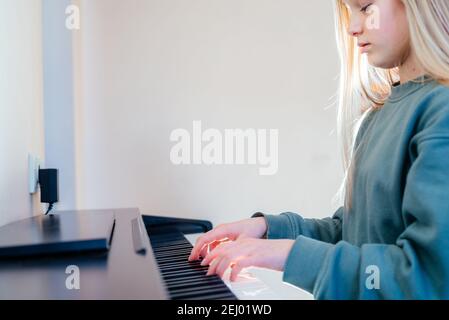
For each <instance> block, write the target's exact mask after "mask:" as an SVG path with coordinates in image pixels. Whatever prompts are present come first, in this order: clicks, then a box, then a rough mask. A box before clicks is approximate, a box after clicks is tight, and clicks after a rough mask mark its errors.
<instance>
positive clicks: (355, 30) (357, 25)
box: [348, 18, 363, 37]
mask: <svg viewBox="0 0 449 320" xmlns="http://www.w3.org/2000/svg"><path fill="white" fill-rule="evenodd" d="M362 32H363V24H362V21H361V19H357V18H351V20H350V22H349V27H348V34H349V35H350V36H353V37H357V36H359V35H360V34H361V33H362Z"/></svg>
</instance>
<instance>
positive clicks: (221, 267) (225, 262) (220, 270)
mask: <svg viewBox="0 0 449 320" xmlns="http://www.w3.org/2000/svg"><path fill="white" fill-rule="evenodd" d="M231 263H232V258H231V257H229V256H226V257H223V259H221V261H220V263H219V264H217V267H216V268H215V273H216V274H217V275H218V276H219V277H220V278H223V275H224V273H225V271H226V269H228V267H229V266H230V265H231Z"/></svg>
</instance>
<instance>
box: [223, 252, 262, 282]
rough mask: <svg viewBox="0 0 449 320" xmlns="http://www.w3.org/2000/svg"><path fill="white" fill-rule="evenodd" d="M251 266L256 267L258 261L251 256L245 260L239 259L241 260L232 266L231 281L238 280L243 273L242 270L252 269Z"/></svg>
mask: <svg viewBox="0 0 449 320" xmlns="http://www.w3.org/2000/svg"><path fill="white" fill-rule="evenodd" d="M251 266H256V259H255V257H254V256H249V257H246V258H244V259H239V260H237V261H235V262H234V263H232V265H231V275H230V277H229V278H230V280H231V281H235V280H237V277H238V275H239V273H240V272H241V271H242V269H243V268H247V267H251Z"/></svg>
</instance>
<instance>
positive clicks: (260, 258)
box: [201, 238, 295, 281]
mask: <svg viewBox="0 0 449 320" xmlns="http://www.w3.org/2000/svg"><path fill="white" fill-rule="evenodd" d="M294 242H295V240H264V239H251V238H243V239H238V240H236V241H229V242H226V243H222V244H220V245H219V246H217V247H216V248H215V249H213V250H212V251H211V252H210V253H209V254H208V255H207V256H206V258H205V259H204V260H203V261H202V262H201V265H202V266H205V265H210V266H209V270H208V272H207V275H213V274H217V275H219V276H220V277H221V278H223V275H224V273H225V271H226V269H227V268H228V267H231V268H232V270H231V277H230V279H231V281H235V279H236V278H237V276H238V274H239V273H240V271H241V270H242V269H243V268H246V267H251V266H252V267H261V268H268V269H273V270H278V271H283V270H284V265H285V262H286V261H287V257H288V255H289V253H290V250H291V248H292V246H293V244H294Z"/></svg>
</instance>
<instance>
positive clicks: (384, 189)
mask: <svg viewBox="0 0 449 320" xmlns="http://www.w3.org/2000/svg"><path fill="white" fill-rule="evenodd" d="M418 80H426V82H425V83H417V82H415V81H418ZM358 147H359V151H358V157H357V159H356V164H357V165H356V170H355V175H354V185H353V189H352V194H353V203H352V207H351V209H346V208H345V207H340V208H339V209H338V210H337V211H336V212H335V214H334V215H333V216H332V217H331V218H325V219H305V218H303V217H301V216H300V215H298V214H296V213H292V212H285V213H282V214H280V215H264V217H265V219H266V221H267V224H268V230H267V237H268V239H285V238H287V239H296V240H295V242H294V245H293V247H292V250H291V251H290V254H289V256H288V258H287V261H286V264H285V270H284V275H283V280H284V281H286V282H288V283H291V284H293V285H295V286H298V287H300V288H302V289H304V290H307V291H309V292H311V293H312V294H313V295H314V296H315V298H316V299H448V298H449V88H448V87H445V86H442V85H440V84H438V83H437V82H436V81H434V80H432V79H430V78H429V77H427V76H426V77H420V78H417V79H415V80H414V81H409V82H407V83H404V84H400V85H396V86H393V88H392V94H391V96H390V98H389V99H388V101H387V103H386V104H385V105H384V106H383V107H382V108H381V109H378V110H376V111H372V112H370V113H369V114H368V116H367V117H366V118H365V120H364V121H363V122H362V126H361V128H360V130H359V132H358V134H357V139H356V143H355V148H358Z"/></svg>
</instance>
